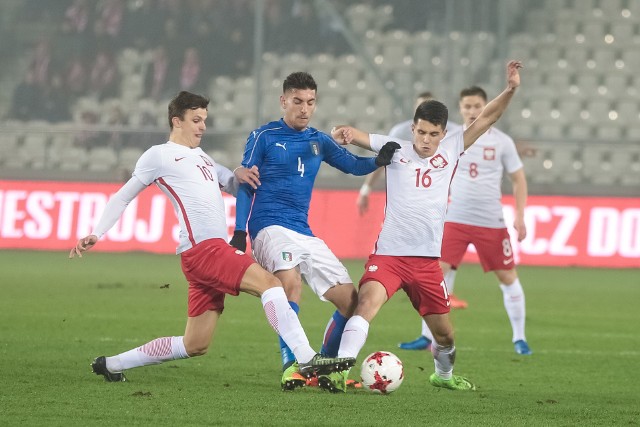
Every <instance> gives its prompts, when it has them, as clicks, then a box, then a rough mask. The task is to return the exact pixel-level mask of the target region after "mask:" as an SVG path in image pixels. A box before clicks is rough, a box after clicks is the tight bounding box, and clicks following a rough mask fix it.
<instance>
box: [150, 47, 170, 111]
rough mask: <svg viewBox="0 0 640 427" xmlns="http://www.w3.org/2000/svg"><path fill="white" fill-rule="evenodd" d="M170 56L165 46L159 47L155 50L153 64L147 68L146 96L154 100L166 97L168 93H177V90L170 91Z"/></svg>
mask: <svg viewBox="0 0 640 427" xmlns="http://www.w3.org/2000/svg"><path fill="white" fill-rule="evenodd" d="M169 65H170V64H169V55H168V53H167V48H166V47H164V45H158V46H157V47H156V48H155V49H154V50H153V57H152V59H151V63H150V64H149V66H148V67H147V74H146V76H145V79H144V94H145V96H148V97H151V98H153V99H154V100H156V101H157V100H159V99H162V98H163V97H165V96H166V95H167V94H168V93H173V92H175V88H173V89H172V90H168V87H167V86H168V74H169V72H170V69H169Z"/></svg>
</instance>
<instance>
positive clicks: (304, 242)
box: [251, 225, 353, 301]
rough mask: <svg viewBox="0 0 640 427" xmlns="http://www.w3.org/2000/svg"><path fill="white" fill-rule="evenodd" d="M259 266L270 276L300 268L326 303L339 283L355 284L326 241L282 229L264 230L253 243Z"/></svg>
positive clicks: (272, 227) (305, 278)
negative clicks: (328, 294) (330, 291)
mask: <svg viewBox="0 0 640 427" xmlns="http://www.w3.org/2000/svg"><path fill="white" fill-rule="evenodd" d="M251 251H252V252H253V257H254V258H255V259H256V261H257V262H258V264H260V265H261V266H262V267H264V269H265V270H267V271H269V272H270V273H275V272H276V271H280V270H291V269H293V268H296V267H298V268H299V269H300V274H301V275H302V277H303V278H304V280H305V281H306V282H307V284H308V285H309V287H310V288H311V289H312V290H313V292H315V294H316V295H318V297H320V299H321V300H322V301H326V299H325V298H324V297H323V295H324V294H325V293H326V292H327V291H328V290H329V289H331V288H332V287H334V286H335V285H337V284H338V283H341V284H347V283H353V281H352V280H351V277H349V273H348V272H347V269H346V268H345V266H344V265H342V263H341V262H340V261H339V260H338V258H336V256H335V255H334V254H333V252H331V250H330V249H329V247H328V246H327V245H326V243H324V241H323V240H322V239H319V238H317V237H311V236H305V235H304V234H300V233H298V232H295V231H292V230H289V229H286V228H284V227H281V226H279V225H272V226H269V227H266V228H263V229H262V230H260V232H259V233H258V235H257V236H256V238H255V239H254V240H253V241H252V242H251Z"/></svg>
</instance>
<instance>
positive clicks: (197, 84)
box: [178, 47, 206, 93]
mask: <svg viewBox="0 0 640 427" xmlns="http://www.w3.org/2000/svg"><path fill="white" fill-rule="evenodd" d="M204 80H205V78H204V76H203V74H202V73H201V67H200V53H199V52H198V49H196V48H195V47H190V48H187V50H185V51H184V58H183V60H182V66H181V67H180V74H179V76H178V88H179V90H187V91H189V92H195V93H202V92H204V91H205V89H206V84H205V83H204Z"/></svg>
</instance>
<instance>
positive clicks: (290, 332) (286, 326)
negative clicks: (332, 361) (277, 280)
mask: <svg viewBox="0 0 640 427" xmlns="http://www.w3.org/2000/svg"><path fill="white" fill-rule="evenodd" d="M261 300H262V306H263V307H264V312H265V314H266V315H267V320H268V321H269V324H270V325H271V327H272V328H273V330H274V331H276V333H277V334H278V335H280V337H281V338H282V339H283V341H284V342H285V343H286V344H287V346H288V347H289V348H290V349H291V351H292V352H293V355H294V356H295V357H296V360H297V361H298V362H300V363H306V362H308V361H310V360H311V359H313V356H315V355H316V352H315V351H314V350H313V348H311V346H310V345H309V339H308V338H307V335H306V334H305V333H304V329H302V325H301V324H300V319H298V315H297V314H296V312H295V311H293V309H292V308H291V306H290V305H289V301H288V300H287V295H286V294H285V293H284V289H283V288H281V287H279V286H278V287H274V288H270V289H267V290H266V291H265V292H264V293H263V294H262V297H261Z"/></svg>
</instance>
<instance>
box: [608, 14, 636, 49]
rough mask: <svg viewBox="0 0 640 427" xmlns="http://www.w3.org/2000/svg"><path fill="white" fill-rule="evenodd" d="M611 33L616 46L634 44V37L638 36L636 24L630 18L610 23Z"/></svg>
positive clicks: (617, 19)
mask: <svg viewBox="0 0 640 427" xmlns="http://www.w3.org/2000/svg"><path fill="white" fill-rule="evenodd" d="M610 23H611V25H610V26H609V32H610V33H611V35H612V36H613V39H614V46H618V47H620V46H627V45H630V44H631V43H632V42H633V37H634V36H635V35H636V32H635V22H633V21H632V20H631V19H629V18H620V15H618V18H616V19H612V20H611V21H610Z"/></svg>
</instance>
